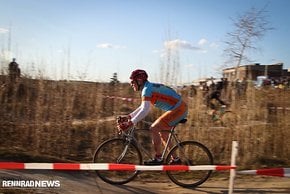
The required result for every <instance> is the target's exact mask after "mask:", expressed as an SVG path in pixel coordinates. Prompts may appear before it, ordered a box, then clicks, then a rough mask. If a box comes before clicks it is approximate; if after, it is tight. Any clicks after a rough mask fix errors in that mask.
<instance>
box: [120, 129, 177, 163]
mask: <svg viewBox="0 0 290 194" xmlns="http://www.w3.org/2000/svg"><path fill="white" fill-rule="evenodd" d="M175 127H176V126H173V127H171V129H170V130H162V131H161V132H166V133H169V136H168V139H167V141H166V144H165V146H164V149H163V151H162V155H161V159H164V158H165V156H166V152H167V151H169V144H170V142H171V141H172V139H174V141H175V143H176V145H178V146H180V140H179V139H178V138H177V135H176V134H175V130H174V129H175ZM135 130H138V129H137V128H136V127H135V126H133V127H132V128H130V129H129V130H128V132H127V133H126V132H122V133H121V135H122V136H124V138H125V139H126V140H127V141H128V142H132V141H133V142H134V143H135V144H136V145H137V147H138V148H140V150H142V153H144V154H145V155H146V156H148V157H149V158H151V156H150V154H149V153H148V151H147V149H146V148H144V147H143V146H142V145H141V144H140V143H139V142H138V141H137V139H136V138H135V136H134V132H135ZM127 148H128V146H126V147H125V149H124V151H123V153H122V154H121V156H120V160H121V158H122V157H123V156H122V155H124V154H125V153H126V151H127ZM118 160H119V159H118Z"/></svg>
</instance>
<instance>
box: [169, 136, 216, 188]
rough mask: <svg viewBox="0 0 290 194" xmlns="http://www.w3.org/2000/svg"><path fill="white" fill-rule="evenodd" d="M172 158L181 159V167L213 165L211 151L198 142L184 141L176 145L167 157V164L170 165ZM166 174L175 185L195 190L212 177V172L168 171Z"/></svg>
mask: <svg viewBox="0 0 290 194" xmlns="http://www.w3.org/2000/svg"><path fill="white" fill-rule="evenodd" d="M172 156H178V157H179V158H180V159H181V162H182V163H181V165H187V166H193V165H212V164H213V156H212V154H211V153H210V151H209V149H208V148H207V147H205V146H204V145H203V144H201V143H199V142H196V141H184V142H181V143H180V144H179V145H178V144H177V145H175V146H174V147H173V148H172V149H171V150H170V152H169V153H168V155H167V158H166V164H169V162H170V160H171V158H172ZM166 173H167V175H168V177H169V178H170V180H171V181H172V182H174V183H175V184H177V185H179V186H182V187H191V188H194V187H197V186H199V185H201V184H202V183H204V182H205V181H206V180H207V179H208V178H209V177H210V175H211V173H212V171H211V170H203V171H166Z"/></svg>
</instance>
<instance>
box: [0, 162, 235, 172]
mask: <svg viewBox="0 0 290 194" xmlns="http://www.w3.org/2000/svg"><path fill="white" fill-rule="evenodd" d="M234 168H236V167H235V166H225V165H197V166H186V165H159V166H145V165H134V164H114V163H81V164H80V163H17V162H0V169H8V170H24V169H27V170H114V171H115V170H117V171H123V170H131V171H135V170H140V171H177V170H187V171H191V170H216V171H221V170H231V169H234Z"/></svg>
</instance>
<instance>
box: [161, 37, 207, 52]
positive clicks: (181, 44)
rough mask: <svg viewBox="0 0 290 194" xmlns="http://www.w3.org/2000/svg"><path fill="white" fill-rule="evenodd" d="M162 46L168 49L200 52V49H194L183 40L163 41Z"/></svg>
mask: <svg viewBox="0 0 290 194" xmlns="http://www.w3.org/2000/svg"><path fill="white" fill-rule="evenodd" d="M164 46H165V48H170V49H177V48H181V49H189V50H201V48H199V47H195V46H193V45H192V44H190V43H189V42H187V41H185V40H180V39H175V40H170V41H165V42H164Z"/></svg>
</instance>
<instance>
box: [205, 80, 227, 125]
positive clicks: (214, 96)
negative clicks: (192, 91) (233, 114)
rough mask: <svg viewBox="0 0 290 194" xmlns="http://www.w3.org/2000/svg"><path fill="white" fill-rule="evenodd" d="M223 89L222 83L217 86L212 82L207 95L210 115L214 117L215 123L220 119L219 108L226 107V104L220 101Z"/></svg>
mask: <svg viewBox="0 0 290 194" xmlns="http://www.w3.org/2000/svg"><path fill="white" fill-rule="evenodd" d="M222 89H223V86H222V84H221V83H218V84H215V83H214V82H213V80H212V84H211V85H210V87H209V89H208V91H207V94H206V95H205V99H206V105H207V106H208V107H209V108H210V109H211V111H210V115H211V116H212V120H213V121H215V120H217V119H218V115H217V109H218V107H219V106H222V107H225V106H226V103H225V102H224V101H223V100H221V99H220V96H221V90H222Z"/></svg>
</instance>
